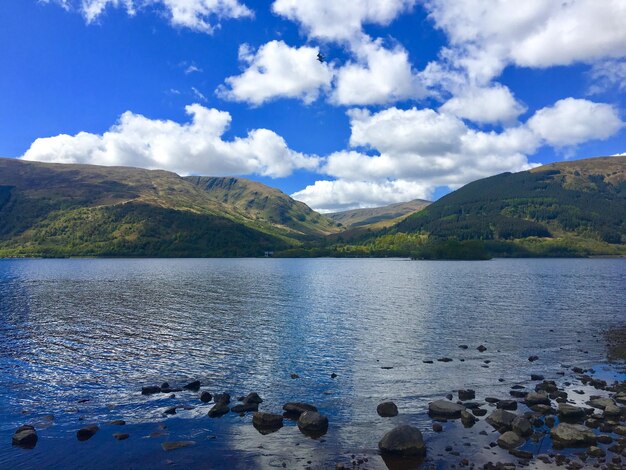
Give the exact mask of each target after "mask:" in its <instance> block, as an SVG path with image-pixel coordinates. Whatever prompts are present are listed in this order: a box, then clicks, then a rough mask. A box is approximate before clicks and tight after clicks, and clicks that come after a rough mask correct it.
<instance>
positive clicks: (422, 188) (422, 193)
mask: <svg viewBox="0 0 626 470" xmlns="http://www.w3.org/2000/svg"><path fill="white" fill-rule="evenodd" d="M624 24H626V4H625V3H624V2H623V1H621V0H605V1H603V2H597V1H596V0H569V1H567V2H554V1H553V0H532V1H529V2H525V3H524V5H520V3H519V2H517V1H515V0H504V1H501V2H499V3H498V4H497V5H496V4H494V3H493V2H491V1H489V0H423V1H419V0H378V1H375V0H353V1H351V2H336V1H329V0H307V1H297V0H275V1H263V2H261V1H246V0H46V1H43V0H39V1H37V0H3V1H2V2H0V44H2V47H0V64H2V69H1V70H2V73H0V155H1V156H6V157H18V158H26V159H29V160H38V161H47V162H66V163H90V164H101V165H127V166H140V167H146V168H163V169H167V170H171V171H176V172H177V173H180V174H209V175H239V176H246V177H249V178H252V179H255V180H258V181H262V182H264V183H266V184H269V185H271V186H274V187H278V188H279V189H281V190H283V191H285V192H286V193H288V194H292V195H293V196H294V197H296V198H297V199H299V200H302V201H304V202H306V203H307V204H309V205H310V206H311V207H314V208H316V209H319V210H323V211H329V210H338V209H346V208H353V207H366V206H376V205H384V204H387V203H393V202H400V201H404V200H409V199H413V198H427V199H432V198H436V197H439V196H441V195H442V194H445V193H446V192H448V191H450V190H451V189H455V188H457V187H459V186H461V185H463V184H465V183H467V182H469V181H472V180H475V179H477V178H481V177H484V176H488V175H491V174H496V173H501V172H503V171H519V170H523V169H527V168H530V167H532V166H533V165H536V164H541V163H548V162H553V161H559V160H566V159H577V158H586V157H592V156H602V155H614V154H619V153H623V152H626V129H625V128H624V122H623V120H624V116H625V113H624V107H625V105H626V99H625V92H626V28H624V27H623V25H624ZM318 52H321V53H322V55H323V56H324V58H325V61H324V62H323V63H320V62H319V61H318V60H317V59H316V57H317V53H318Z"/></svg>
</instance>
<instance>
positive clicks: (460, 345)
mask: <svg viewBox="0 0 626 470" xmlns="http://www.w3.org/2000/svg"><path fill="white" fill-rule="evenodd" d="M467 347H468V346H467V344H459V348H461V349H467Z"/></svg>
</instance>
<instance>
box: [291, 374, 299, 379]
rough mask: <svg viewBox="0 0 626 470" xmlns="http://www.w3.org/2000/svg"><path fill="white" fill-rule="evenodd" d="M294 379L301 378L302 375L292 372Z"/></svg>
mask: <svg viewBox="0 0 626 470" xmlns="http://www.w3.org/2000/svg"><path fill="white" fill-rule="evenodd" d="M291 378H292V379H299V378H300V376H299V375H298V374H291Z"/></svg>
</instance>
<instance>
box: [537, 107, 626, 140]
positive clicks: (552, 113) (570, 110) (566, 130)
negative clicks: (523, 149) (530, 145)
mask: <svg viewBox="0 0 626 470" xmlns="http://www.w3.org/2000/svg"><path fill="white" fill-rule="evenodd" d="M623 126H624V123H623V122H622V120H621V119H620V116H619V114H618V112H617V110H616V109H615V108H614V107H613V106H611V105H608V104H605V103H594V102H593V101H588V100H581V99H574V98H566V99H564V100H560V101H557V102H556V104H555V105H554V106H551V107H547V108H543V109H540V110H539V111H537V112H536V113H535V115H534V116H533V117H532V118H530V119H529V120H528V127H529V128H530V129H531V130H532V131H533V132H535V133H536V134H537V135H539V136H540V137H541V138H542V139H544V140H545V141H546V142H547V143H548V144H550V145H553V146H557V147H563V146H568V145H577V144H580V143H582V142H585V141H587V140H591V139H607V138H609V137H611V136H612V135H614V134H615V133H617V132H618V131H619V130H620V129H621V128H622V127H623Z"/></svg>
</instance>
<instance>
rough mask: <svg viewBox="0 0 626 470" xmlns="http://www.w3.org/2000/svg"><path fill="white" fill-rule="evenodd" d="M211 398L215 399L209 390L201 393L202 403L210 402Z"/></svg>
mask: <svg viewBox="0 0 626 470" xmlns="http://www.w3.org/2000/svg"><path fill="white" fill-rule="evenodd" d="M211 400H213V395H211V394H210V393H209V392H202V393H201V394H200V401H201V402H202V403H209V402H210V401H211Z"/></svg>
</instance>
